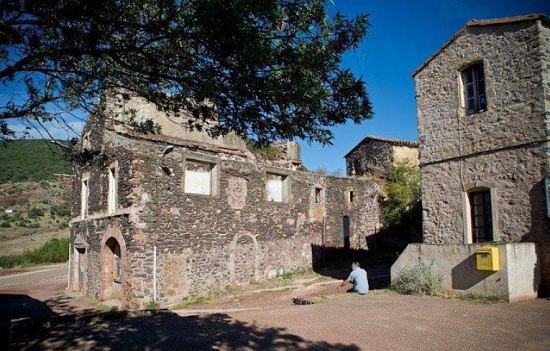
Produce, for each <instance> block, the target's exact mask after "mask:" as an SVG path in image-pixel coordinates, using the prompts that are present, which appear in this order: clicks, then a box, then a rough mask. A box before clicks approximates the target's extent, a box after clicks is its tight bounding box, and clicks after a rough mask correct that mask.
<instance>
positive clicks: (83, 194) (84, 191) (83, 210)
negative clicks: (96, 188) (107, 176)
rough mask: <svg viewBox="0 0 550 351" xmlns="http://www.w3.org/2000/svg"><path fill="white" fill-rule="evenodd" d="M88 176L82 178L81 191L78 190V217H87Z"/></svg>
mask: <svg viewBox="0 0 550 351" xmlns="http://www.w3.org/2000/svg"><path fill="white" fill-rule="evenodd" d="M89 181H90V178H89V175H85V176H83V177H82V183H81V187H80V188H81V189H80V217H82V218H86V217H88V195H89V194H90V191H89Z"/></svg>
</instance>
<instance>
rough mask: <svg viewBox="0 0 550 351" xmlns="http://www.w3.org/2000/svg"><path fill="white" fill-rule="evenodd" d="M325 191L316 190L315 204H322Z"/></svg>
mask: <svg viewBox="0 0 550 351" xmlns="http://www.w3.org/2000/svg"><path fill="white" fill-rule="evenodd" d="M322 191H323V189H322V188H315V203H316V204H320V203H321V192H322Z"/></svg>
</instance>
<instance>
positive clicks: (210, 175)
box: [184, 160, 217, 195]
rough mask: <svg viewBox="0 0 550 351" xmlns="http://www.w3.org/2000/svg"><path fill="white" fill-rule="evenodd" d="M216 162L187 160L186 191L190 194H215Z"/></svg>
mask: <svg viewBox="0 0 550 351" xmlns="http://www.w3.org/2000/svg"><path fill="white" fill-rule="evenodd" d="M216 169H217V166H216V164H212V163H208V162H202V161H195V160H187V161H186V169H185V180H184V183H185V184H184V188H185V189H184V191H185V192H186V193H188V194H199V195H213V194H214V193H215V192H214V176H215V171H216Z"/></svg>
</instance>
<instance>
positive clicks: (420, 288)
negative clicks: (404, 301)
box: [392, 261, 442, 295]
mask: <svg viewBox="0 0 550 351" xmlns="http://www.w3.org/2000/svg"><path fill="white" fill-rule="evenodd" d="M441 280H442V279H441V277H440V276H438V275H436V274H434V273H433V272H432V266H431V265H426V264H425V263H424V262H422V261H418V263H417V264H416V265H414V266H411V267H406V268H405V269H403V270H402V271H401V273H400V274H399V276H398V277H397V279H396V280H395V281H394V282H393V283H392V288H393V289H394V290H396V291H397V292H399V293H401V294H406V295H436V294H437V293H438V292H439V291H440V290H441Z"/></svg>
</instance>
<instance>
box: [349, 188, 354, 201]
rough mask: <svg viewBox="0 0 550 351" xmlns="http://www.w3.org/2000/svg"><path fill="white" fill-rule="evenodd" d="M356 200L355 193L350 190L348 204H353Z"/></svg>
mask: <svg viewBox="0 0 550 351" xmlns="http://www.w3.org/2000/svg"><path fill="white" fill-rule="evenodd" d="M354 198H355V193H354V192H353V190H350V191H349V192H348V202H349V203H352V202H353V200H354Z"/></svg>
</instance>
